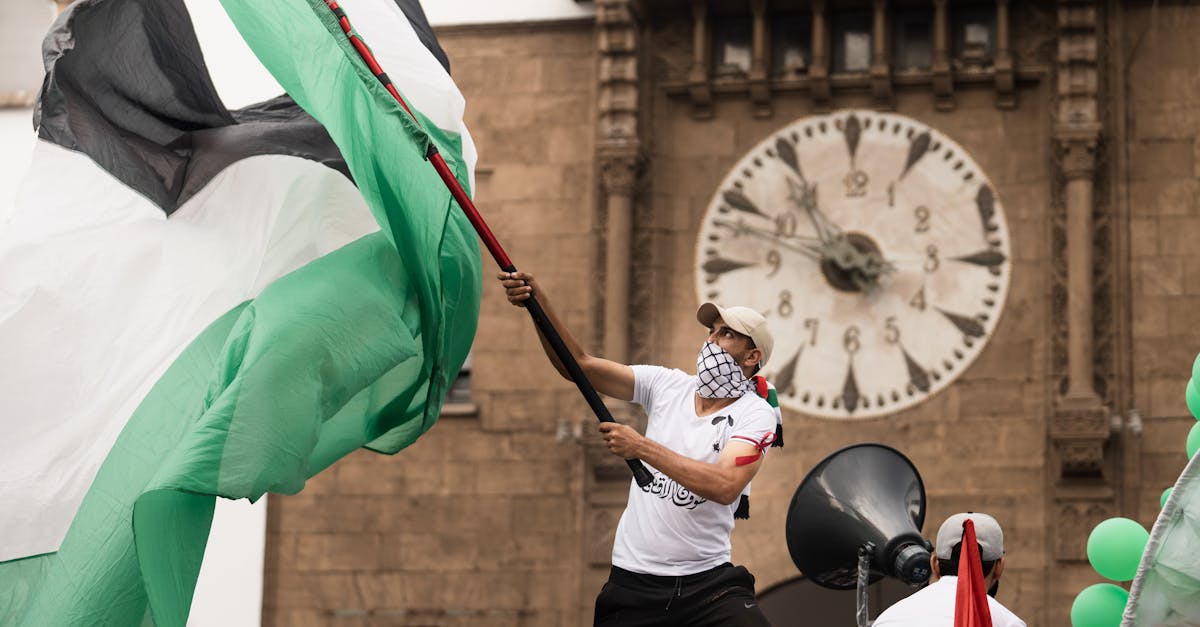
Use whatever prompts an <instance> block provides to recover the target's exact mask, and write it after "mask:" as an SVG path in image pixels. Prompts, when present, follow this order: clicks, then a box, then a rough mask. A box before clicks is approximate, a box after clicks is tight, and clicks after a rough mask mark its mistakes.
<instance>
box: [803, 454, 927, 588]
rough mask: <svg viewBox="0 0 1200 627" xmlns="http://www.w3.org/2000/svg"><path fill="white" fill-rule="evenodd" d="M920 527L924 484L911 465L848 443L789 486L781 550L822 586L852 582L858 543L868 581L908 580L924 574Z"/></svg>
mask: <svg viewBox="0 0 1200 627" xmlns="http://www.w3.org/2000/svg"><path fill="white" fill-rule="evenodd" d="M924 524H925V485H924V483H922V482H921V476H920V475H919V474H918V473H917V468H916V467H915V466H913V463H912V462H911V461H909V459H908V458H907V457H905V456H904V455H903V454H901V453H900V452H899V451H897V450H896V449H894V448H891V447H889V446H884V445H882V444H856V445H853V446H849V447H846V448H844V449H842V450H840V451H837V452H836V453H834V454H832V455H830V456H829V457H826V458H825V459H824V460H822V461H821V462H820V463H819V464H817V465H816V466H815V467H814V468H813V469H812V471H811V472H809V473H808V476H807V477H805V478H804V481H801V482H800V486H799V487H797V488H796V494H795V495H794V496H792V503H791V505H790V506H789V508H788V515H787V530H786V535H787V544H788V552H790V553H791V556H792V562H794V563H795V564H796V568H798V569H800V572H802V573H804V575H805V576H806V577H807V578H808V579H809V580H811V581H813V582H814V583H816V584H818V585H821V586H824V587H826V588H832V589H835V590H849V589H852V588H854V587H855V586H856V584H857V574H858V565H859V550H860V548H862V547H864V546H866V547H867V550H868V551H870V552H871V555H870V583H875V582H876V581H878V580H879V579H881V578H882V577H884V576H888V577H895V578H897V579H900V580H902V581H904V582H906V583H909V584H912V585H916V584H920V583H924V582H925V581H926V580H928V579H929V574H930V566H929V557H930V555H929V549H930V546H929V544H928V543H927V542H926V541H925V538H923V537H922V536H921V527H922V526H924ZM868 543H869V544H868Z"/></svg>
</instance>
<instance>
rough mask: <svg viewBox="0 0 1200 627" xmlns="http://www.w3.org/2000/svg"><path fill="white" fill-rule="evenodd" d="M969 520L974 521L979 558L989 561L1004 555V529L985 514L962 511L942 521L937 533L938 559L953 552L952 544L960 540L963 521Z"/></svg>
mask: <svg viewBox="0 0 1200 627" xmlns="http://www.w3.org/2000/svg"><path fill="white" fill-rule="evenodd" d="M967 520H971V521H972V522H974V523H975V539H976V540H977V541H978V542H979V559H981V560H983V561H985V562H991V561H995V560H998V559H1000V558H1001V557H1004V531H1002V530H1001V529H1000V523H998V522H996V519H995V518H992V517H991V516H988V515H987V514H979V513H976V512H963V513H961V514H955V515H953V516H951V517H949V518H947V519H946V522H944V523H942V526H941V528H940V529H938V534H937V556H938V559H944V560H948V559H950V556H951V554H952V553H953V552H954V545H956V544H960V543H961V542H962V536H963V522H965V521H967Z"/></svg>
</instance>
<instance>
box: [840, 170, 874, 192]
mask: <svg viewBox="0 0 1200 627" xmlns="http://www.w3.org/2000/svg"><path fill="white" fill-rule="evenodd" d="M870 181H871V179H870V177H868V176H867V173H866V172H863V171H862V170H851V171H850V173H849V174H847V175H846V177H845V178H844V179H842V182H843V183H845V184H846V197H847V198H857V197H859V196H866V195H867V183H869V182H870Z"/></svg>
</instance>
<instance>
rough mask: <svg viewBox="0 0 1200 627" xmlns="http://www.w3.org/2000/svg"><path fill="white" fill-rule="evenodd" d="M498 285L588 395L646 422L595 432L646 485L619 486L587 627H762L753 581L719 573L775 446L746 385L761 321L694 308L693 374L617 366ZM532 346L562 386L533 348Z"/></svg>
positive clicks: (766, 345) (517, 281)
mask: <svg viewBox="0 0 1200 627" xmlns="http://www.w3.org/2000/svg"><path fill="white" fill-rule="evenodd" d="M498 278H499V280H500V282H501V284H502V285H503V286H504V288H505V289H506V290H507V295H508V300H509V302H510V303H512V304H513V305H517V306H522V305H524V303H525V301H526V300H528V298H529V295H530V294H532V293H536V294H537V297H538V302H539V303H540V304H541V306H542V308H543V309H544V310H545V312H546V314H547V316H548V317H549V318H550V320H551V321H552V322H553V323H554V326H555V327H556V328H557V329H558V332H559V333H560V334H561V335H562V338H563V341H564V343H565V344H566V345H567V347H568V348H569V349H570V351H571V354H572V355H573V356H574V357H575V359H576V360H577V361H578V362H579V365H580V367H581V368H582V369H583V372H584V374H586V375H587V377H588V379H589V380H590V381H591V382H592V385H593V386H595V388H596V390H597V391H598V392H600V393H601V394H605V395H607V396H611V397H613V398H617V399H621V400H625V401H633V402H635V403H637V404H639V405H641V406H642V407H643V408H644V409H645V411H646V413H647V415H648V420H647V424H646V434H645V435H642V434H640V433H638V432H637V430H635V429H633V428H631V427H629V426H627V425H623V424H619V423H600V425H599V429H600V431H601V433H603V436H604V440H605V442H606V443H607V444H608V448H609V450H611V451H612V453H613V454H615V455H618V456H620V457H623V458H626V459H635V458H636V459H641V460H642V461H643V462H644V463H645V464H646V466H647V467H648V470H649V471H650V472H651V474H652V475H653V476H654V481H653V483H651V484H650V485H649V486H647V487H645V488H640V487H638V485H637V484H636V483H634V482H633V481H630V487H629V500H628V503H627V504H626V506H625V511H624V513H623V514H622V515H621V520H620V522H619V523H618V524H617V533H616V538H615V541H614V543H613V552H612V571H611V572H610V574H609V579H608V583H606V584H605V585H604V588H603V589H601V591H600V594H599V596H598V597H597V598H596V610H595V618H594V622H595V624H596V625H621V626H623V627H628V626H635V627H636V626H639V625H647V626H649V625H656V626H657V625H664V626H665V625H679V626H685V625H686V626H689V627H693V626H705V625H711V626H713V627H716V626H733V627H738V626H747V627H749V626H761V625H768V624H769V623H768V622H767V619H766V617H765V616H764V615H763V613H762V611H761V609H759V607H758V602H757V601H756V599H755V596H754V577H753V575H751V574H750V572H749V571H748V570H746V568H745V567H743V566H734V565H733V564H732V563H731V562H730V543H729V535H730V533H731V532H732V531H733V519H734V511H735V510H736V508H737V504H738V501H739V497H740V496H741V494H742V493H743V491H744V490H745V489H746V487H747V486H748V485H749V483H750V480H751V479H753V478H754V475H755V474H756V473H757V472H758V470H759V468H760V467H761V466H762V460H763V457H764V456H765V452H766V448H767V447H768V446H770V444H771V442H772V440H773V439H774V437H775V429H776V418H775V411H774V409H772V407H771V405H770V404H769V403H768V402H767V401H766V400H764V399H763V398H762V397H760V396H759V395H758V394H756V393H755V390H754V383H753V382H752V380H751V377H752V376H753V375H754V373H755V372H757V371H758V369H759V368H761V367H762V366H763V365H764V364H765V363H766V362H767V360H768V359H769V358H770V357H771V348H772V346H773V345H774V341H773V339H772V337H771V332H770V330H769V329H768V328H767V321H766V319H764V318H763V316H762V315H761V314H759V313H758V312H756V311H754V310H752V309H749V308H746V307H728V308H722V307H718V306H716V305H714V304H712V303H705V304H704V305H702V306H701V307H700V309H699V311H697V312H696V317H697V319H698V320H699V322H700V323H701V324H702V325H704V327H706V328H707V329H708V337H707V338H706V341H705V342H704V343H703V345H702V346H700V348H699V355H698V357H697V359H696V369H697V370H696V372H695V373H686V372H683V371H682V370H675V369H669V368H663V367H660V366H628V365H625V364H620V363H616V362H613V361H609V360H607V359H602V358H600V357H596V356H594V355H590V354H588V353H587V352H586V351H584V350H583V348H582V347H581V346H580V344H579V342H578V341H576V340H575V338H574V337H572V336H571V334H570V333H569V332H568V331H567V329H566V328H565V327H564V326H563V325H562V324H561V323H560V322H559V320H558V318H557V317H556V316H555V315H554V312H553V309H552V308H551V307H550V304H549V302H548V301H547V298H546V294H545V292H543V291H542V290H540V289H539V288H538V285H537V282H536V281H535V280H534V277H533V276H532V275H530V274H529V273H526V272H514V273H508V272H501V273H500V275H499V277H498ZM542 346H543V349H544V350H545V352H546V355H547V357H549V358H550V361H551V363H553V364H554V367H555V368H556V369H557V370H558V372H559V374H561V375H562V376H563V378H566V379H569V378H570V377H569V375H568V373H567V371H566V369H565V368H564V367H563V365H562V364H561V363H560V362H559V360H558V358H557V357H556V356H555V354H554V352H553V350H552V349H551V348H550V347H549V345H548V344H547V342H546V340H545V338H542Z"/></svg>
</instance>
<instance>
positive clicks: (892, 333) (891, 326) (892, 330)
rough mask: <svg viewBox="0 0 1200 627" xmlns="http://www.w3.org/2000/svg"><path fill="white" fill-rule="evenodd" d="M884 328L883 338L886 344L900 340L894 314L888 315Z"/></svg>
mask: <svg viewBox="0 0 1200 627" xmlns="http://www.w3.org/2000/svg"><path fill="white" fill-rule="evenodd" d="M884 329H885V330H884V333H883V339H885V340H887V343H888V344H895V343H896V342H899V341H900V327H898V326H896V316H888V318H887V324H885V325H884Z"/></svg>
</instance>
